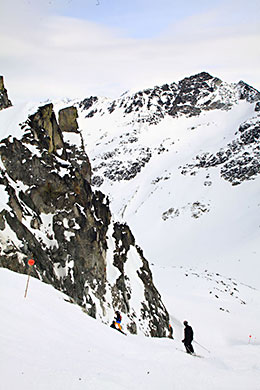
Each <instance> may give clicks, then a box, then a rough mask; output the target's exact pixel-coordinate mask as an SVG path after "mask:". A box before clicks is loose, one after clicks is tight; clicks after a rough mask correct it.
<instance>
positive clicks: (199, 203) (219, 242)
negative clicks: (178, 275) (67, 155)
mask: <svg viewBox="0 0 260 390" xmlns="http://www.w3.org/2000/svg"><path fill="white" fill-rule="evenodd" d="M155 91H156V88H155ZM220 92H221V93H220ZM220 92H219V96H220V97H219V99H222V100H221V101H222V102H226V103H225V104H226V106H225V108H224V109H212V110H204V111H203V110H202V111H201V113H200V114H199V115H196V116H191V117H189V116H187V115H184V114H180V115H177V116H169V115H166V114H165V112H164V111H160V114H161V115H162V117H160V118H159V119H158V118H157V119H156V122H155V123H153V122H152V123H151V121H148V119H149V118H151V117H152V115H153V112H155V108H154V107H157V109H158V106H155V105H154V106H151V108H148V106H145V105H143V106H142V108H141V109H140V110H139V111H133V112H130V113H126V110H127V109H124V107H123V106H122V102H121V103H120V99H118V101H116V107H115V108H114V107H113V104H114V103H112V102H111V101H108V100H106V99H97V101H95V102H94V103H93V104H92V106H91V107H90V108H87V109H85V108H82V107H81V106H80V109H79V120H78V122H79V126H80V129H81V130H82V135H83V137H84V141H85V147H86V151H87V153H88V155H89V157H90V161H91V163H92V168H93V172H94V177H93V183H94V185H97V187H98V188H100V189H101V191H103V192H104V193H106V194H108V195H109V197H110V199H111V209H112V211H113V212H114V213H115V214H116V215H119V216H121V218H122V220H123V221H127V223H129V225H130V226H131V229H132V231H133V233H134V235H135V236H136V237H137V239H138V242H139V244H140V246H141V247H142V248H143V250H144V254H145V256H146V257H147V258H148V259H149V261H150V262H153V263H155V264H157V265H164V266H170V267H171V266H172V265H175V266H181V265H183V266H199V267H201V270H203V269H204V268H205V267H206V268H209V269H211V270H212V271H214V272H220V273H223V274H224V275H226V276H227V277H230V276H232V277H237V278H239V279H240V280H241V281H244V282H245V283H249V284H253V285H254V286H256V287H258V288H259V287H260V282H259V277H258V273H257V272H255V271H256V270H257V269H259V260H258V259H259V255H260V225H259V212H260V203H259V195H260V176H259V175H258V176H257V175H253V176H251V177H250V180H245V181H243V182H242V183H241V182H240V184H239V185H232V183H231V182H230V181H228V180H225V179H224V178H223V172H224V174H226V176H228V175H232V167H231V164H232V163H233V161H231V163H230V166H229V167H227V168H225V167H223V166H224V163H223V164H218V163H215V165H214V164H212V166H208V167H207V168H201V167H199V168H198V167H197V165H198V161H200V160H201V156H203V155H205V154H206V153H207V155H208V156H211V158H212V159H213V158H215V157H214V156H216V155H217V154H218V153H219V152H221V153H222V152H223V153H226V151H228V152H229V151H230V150H229V149H230V148H231V145H232V143H234V142H235V143H237V144H240V143H241V142H240V138H239V137H240V133H239V131H238V130H239V128H240V126H241V124H244V123H250V121H251V122H253V123H256V124H257V123H258V120H259V112H256V111H255V102H251V101H246V100H239V99H237V91H236V90H235V87H234V86H228V85H225V89H224V90H222V91H220ZM133 96H134V95H131V96H130V95H129V96H127V97H125V96H124V97H122V98H121V101H124V102H125V101H126V102H127V101H128V100H127V99H129V101H131V102H132V101H135V102H136V106H137V107H139V106H138V100H136V99H137V98H136V99H134V97H133ZM135 96H136V95H135ZM160 98H161V97H160ZM123 99H125V100H123ZM153 99H155V98H153ZM157 99H159V98H158V97H157ZM214 99H215V101H216V100H217V99H218V98H217V95H214ZM225 99H226V100H225ZM204 100H205V99H204ZM153 101H154V100H153ZM201 101H202V99H201ZM223 104H224V103H223ZM87 107H88V106H87ZM111 107H113V111H112V110H111ZM136 110H137V109H136ZM111 111H112V112H111ZM158 115H159V114H158ZM147 118H148V119H147ZM149 120H150V119H149ZM153 120H154V119H153ZM256 126H258V127H257V128H259V125H256ZM254 145H255V146H254V147H255V149H253V148H252V144H245V145H244V146H242V149H241V150H240V151H238V152H236V151H235V152H234V159H233V160H235V161H236V164H237V166H238V168H237V169H239V164H240V161H239V159H240V160H242V161H243V158H246V157H244V156H246V155H247V156H249V159H251V158H252V161H254V162H256V163H257V164H259V159H260V157H259V141H258V146H257V141H256V142H255V144H254ZM245 161H246V160H244V162H243V164H244V165H242V167H243V169H249V164H250V162H249V163H248V165H246V162H245ZM225 169H226V171H225ZM233 183H235V184H237V182H236V179H235V173H234V181H233Z"/></svg>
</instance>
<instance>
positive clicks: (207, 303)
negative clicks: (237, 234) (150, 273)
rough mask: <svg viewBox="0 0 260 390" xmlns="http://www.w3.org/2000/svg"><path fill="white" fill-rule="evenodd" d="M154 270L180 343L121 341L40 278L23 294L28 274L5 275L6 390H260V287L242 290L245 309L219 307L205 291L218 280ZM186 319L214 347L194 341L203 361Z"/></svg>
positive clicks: (1, 327) (1, 290) (2, 382)
mask: <svg viewBox="0 0 260 390" xmlns="http://www.w3.org/2000/svg"><path fill="white" fill-rule="evenodd" d="M154 271H156V272H155V274H156V275H157V277H156V282H157V283H159V284H160V288H163V286H164V288H163V291H162V293H163V295H164V298H165V299H166V303H167V305H168V307H169V310H170V312H171V313H172V315H174V317H173V316H172V320H173V321H172V325H173V327H174V337H175V339H174V340H170V339H168V338H165V339H154V338H145V337H143V336H130V335H128V336H124V335H122V334H120V333H119V332H117V331H116V330H113V329H111V328H109V327H107V326H105V325H103V324H101V323H99V322H98V321H95V320H94V319H92V318H90V317H88V316H87V315H86V314H85V313H83V312H82V310H81V309H80V308H79V307H77V306H75V305H73V304H71V303H68V302H67V301H66V296H65V295H64V294H62V293H60V292H58V291H56V290H55V289H54V288H53V287H51V286H49V285H46V284H44V283H42V282H40V281H39V280H36V279H34V278H30V283H29V290H28V295H27V298H24V290H25V286H26V281H27V276H26V275H18V274H16V273H13V272H11V271H9V270H6V269H0V312H1V321H0V348H1V355H0V373H1V375H0V377H1V379H0V389H1V390H6V389H10V390H35V389H37V390H47V389H48V390H77V389H89V390H104V389H106V390H110V389H111V390H112V389H113V390H114V389H118V390H119V389H121V390H122V389H124V390H128V389H129V390H133V389H151V390H153V389H156V390H157V389H161V388H164V389H172V390H186V389H191V390H201V389H211V390H214V389H216V390H220V389H221V390H225V389H227V390H233V389H234V390H235V389H236V390H242V389H243V390H244V389H249V390H259V389H260V361H259V353H260V329H259V323H260V321H259V320H260V312H259V307H260V305H259V303H260V296H259V291H256V290H252V289H250V288H248V287H245V286H239V288H240V289H241V296H243V298H244V299H247V304H246V305H241V304H240V303H239V302H237V300H236V299H234V300H233V301H232V300H229V299H228V297H227V300H226V299H225V298H223V299H221V298H220V299H219V300H220V302H221V303H218V305H215V304H214V303H213V302H212V297H210V296H209V294H207V293H206V292H207V291H206V290H207V289H208V288H214V286H215V284H216V283H215V281H214V277H213V281H210V280H207V279H205V278H203V277H198V276H194V275H189V276H185V273H186V272H184V270H182V269H172V270H167V273H165V272H164V270H163V269H162V268H161V269H157V270H154ZM173 276H174V282H173V280H172V278H173ZM166 291H167V295H166ZM227 302H228V305H227ZM220 304H221V305H224V306H223V307H228V309H229V310H230V313H227V312H223V311H220V310H219V308H218V306H219V305H220ZM225 305H227V306H225ZM183 319H188V320H190V323H191V325H192V326H193V328H194V331H195V338H196V340H197V341H198V342H199V343H200V344H201V345H203V346H204V347H206V348H207V349H209V350H210V353H208V352H207V351H205V350H204V349H202V348H201V347H199V346H198V345H197V344H194V347H195V350H196V351H197V352H198V353H199V354H200V355H203V356H204V358H196V357H192V356H189V355H187V354H186V353H184V352H183V351H184V348H183V344H182V343H181V338H182V333H183V326H182V321H183ZM250 332H251V333H250ZM249 334H251V335H252V341H251V344H248V340H249V338H248V336H249Z"/></svg>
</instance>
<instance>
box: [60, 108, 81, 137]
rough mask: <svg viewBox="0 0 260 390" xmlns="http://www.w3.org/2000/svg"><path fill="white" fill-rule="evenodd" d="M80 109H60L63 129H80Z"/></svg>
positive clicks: (72, 130)
mask: <svg viewBox="0 0 260 390" xmlns="http://www.w3.org/2000/svg"><path fill="white" fill-rule="evenodd" d="M77 118H78V111H77V109H76V107H66V108H63V109H62V110H60V111H59V126H60V129H61V131H69V132H70V131H71V132H75V133H76V132H77V131H78V128H79V126H78V123H77Z"/></svg>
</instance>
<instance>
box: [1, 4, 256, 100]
mask: <svg viewBox="0 0 260 390" xmlns="http://www.w3.org/2000/svg"><path fill="white" fill-rule="evenodd" d="M0 15H1V23H0V48H1V49H0V74H2V75H4V77H5V86H6V88H7V89H8V92H9V97H10V99H11V100H12V101H13V103H15V101H17V102H18V101H20V100H26V101H27V100H35V99H36V100H42V101H43V100H45V99H47V98H50V99H55V98H59V97H71V98H77V97H79V98H83V97H87V96H90V95H103V96H111V97H117V96H119V95H120V94H122V93H123V92H125V91H126V90H128V89H137V90H139V89H142V88H146V87H153V86H154V85H160V84H163V83H165V82H168V83H171V82H173V81H178V80H180V79H182V78H183V77H186V76H190V75H192V74H195V73H198V72H201V71H208V72H209V73H211V74H212V75H214V76H217V77H219V78H221V79H222V80H224V81H227V82H238V81H239V80H244V81H246V82H247V83H249V84H251V85H252V86H254V87H255V88H257V89H260V66H259V65H260V61H259V60H260V44H259V43H260V23H259V15H260V1H259V0H247V1H244V0H243V1H242V0H234V1H233V0H225V1H221V0H210V1H209V0H196V1H193V0H186V1H181V0H179V1H176V0H157V1H155V0H0Z"/></svg>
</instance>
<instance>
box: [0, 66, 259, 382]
mask: <svg viewBox="0 0 260 390" xmlns="http://www.w3.org/2000/svg"><path fill="white" fill-rule="evenodd" d="M259 101H260V96H259V92H258V91H256V90H255V89H254V88H252V87H250V86H248V85H247V84H246V83H244V82H242V81H240V82H239V83H237V84H227V83H225V82H223V81H221V80H219V79H217V78H216V77H212V76H210V75H209V74H207V73H205V72H203V73H200V74H198V75H195V76H191V77H187V78H185V79H184V80H181V81H180V82H178V83H172V84H165V85H163V86H161V87H160V86H158V87H154V88H150V89H147V90H145V91H139V92H127V93H126V94H124V95H122V96H121V97H120V98H118V99H116V100H112V99H108V98H101V97H88V98H86V99H84V100H83V101H71V100H69V99H68V100H64V101H59V102H53V103H52V104H51V103H50V102H48V103H46V102H45V103H44V104H36V105H35V104H29V103H27V104H25V105H21V106H15V105H14V106H13V107H9V108H7V109H3V110H1V112H0V136H1V142H0V155H1V159H0V163H1V170H0V206H1V207H0V243H1V246H0V267H4V268H8V269H2V268H0V313H1V322H0V347H1V356H0V367H1V380H0V388H1V389H2V388H3V389H7V388H10V389H19V390H25V389H29V390H34V389H35V388H37V389H46V388H48V390H57V389H59V388H61V389H63V390H66V389H68V390H69V389H73V390H74V389H75V390H76V389H81V388H82V387H87V388H88V389H90V390H92V389H93V390H94V389H95V390H101V389H102V390H103V389H107V390H110V389H113V390H114V389H129V390H132V389H138V388H140V387H141V388H144V389H148V388H149V389H151V390H153V389H156V390H157V389H158V388H161V387H163V388H167V389H171V388H174V389H175V390H184V389H187V388H189V389H191V390H201V389H212V390H219V389H221V390H222V389H223V390H224V389H228V390H244V389H245V388H248V389H250V390H258V389H259V383H260V366H259V346H260V343H259V340H260V327H259V323H260V322H259V321H260V311H259V308H260V295H259V290H260V284H259V276H258V274H259V260H258V259H259V253H260V247H259V246H260V240H259V229H260V226H259V207H260V201H259V189H260V186H259V184H260V181H259V180H260V178H259V172H260V168H259V161H260V159H259V157H260V156H259V134H260V126H259V120H260V117H259V110H260V103H259ZM39 106H40V107H39ZM30 257H33V258H34V259H35V260H36V264H35V266H34V268H33V269H32V273H31V278H30V284H29V290H28V295H27V297H26V299H25V298H24V290H25V286H26V281H27V280H28V279H27V276H26V275H18V274H17V272H18V273H22V274H27V273H28V264H27V261H28V259H29V258H30ZM148 261H149V262H148ZM10 270H12V271H15V272H12V271H10ZM37 279H39V280H37ZM42 282H47V283H48V284H46V283H42ZM51 285H52V286H51ZM53 287H54V288H55V289H56V290H55V289H54V288H53ZM57 290H60V291H62V292H63V293H62V292H60V291H57ZM64 293H65V294H66V295H65V294H64ZM166 308H167V310H166ZM117 309H119V310H120V311H121V313H122V316H123V320H122V326H123V330H124V331H125V332H126V333H127V337H126V336H124V335H122V334H120V333H119V332H117V331H115V330H114V329H111V328H110V327H108V326H105V325H109V324H110V323H111V320H112V319H113V317H114V311H115V310H117ZM86 312H87V313H88V314H90V316H87V315H86V314H85V313H86ZM91 317H94V318H97V319H98V320H99V321H94V320H93V318H91ZM184 319H187V320H188V321H189V323H190V324H191V325H192V327H193V329H194V332H195V341H194V348H195V352H196V353H197V354H198V355H200V356H201V357H200V358H199V357H195V356H189V355H187V354H185V353H184V346H183V344H182V343H181V340H182V338H183V320H184ZM102 322H103V323H102ZM169 323H170V324H171V325H172V327H173V336H174V340H171V339H168V338H166V337H163V336H167V335H168V325H169ZM132 334H137V336H138V337H137V336H134V335H132ZM142 335H151V336H160V338H159V339H158V338H145V337H142Z"/></svg>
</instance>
